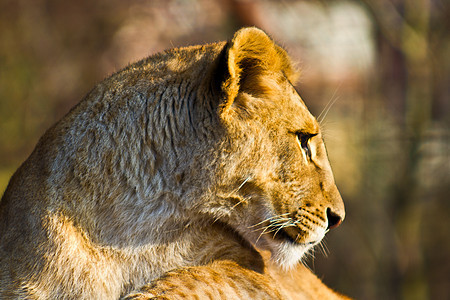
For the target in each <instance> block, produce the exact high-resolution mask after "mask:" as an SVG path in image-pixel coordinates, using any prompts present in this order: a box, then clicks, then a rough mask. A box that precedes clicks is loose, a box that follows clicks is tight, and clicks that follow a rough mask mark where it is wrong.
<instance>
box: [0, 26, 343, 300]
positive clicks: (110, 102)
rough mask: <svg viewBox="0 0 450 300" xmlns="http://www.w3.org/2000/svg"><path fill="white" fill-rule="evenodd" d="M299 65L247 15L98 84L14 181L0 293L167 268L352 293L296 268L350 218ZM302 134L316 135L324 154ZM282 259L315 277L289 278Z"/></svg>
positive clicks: (62, 290)
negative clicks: (231, 31) (245, 20)
mask: <svg viewBox="0 0 450 300" xmlns="http://www.w3.org/2000/svg"><path fill="white" fill-rule="evenodd" d="M296 77H297V72H296V69H295V67H294V66H293V64H292V62H291V60H290V58H289V57H288V55H287V54H286V52H285V51H284V50H283V49H282V48H281V47H279V46H277V45H276V44H275V43H274V42H273V41H272V40H271V39H270V38H269V37H268V36H267V35H266V34H265V33H264V32H262V31H261V30H258V29H256V28H246V29H242V30H240V31H238V32H237V33H236V34H235V36H234V37H233V39H232V40H230V41H229V42H220V43H214V44H209V45H203V46H193V47H187V48H179V49H173V50H169V51H166V52H164V53H160V54H156V55H154V56H151V57H149V58H147V59H144V60H142V61H140V62H137V63H134V64H131V65H130V66H128V67H127V68H125V69H123V70H121V71H119V72H117V73H116V74H113V75H112V76H111V77H109V78H107V79H105V80H104V81H103V82H101V83H99V84H98V85H97V86H96V87H94V89H93V90H92V91H91V92H90V93H89V94H88V95H87V96H86V97H85V99H84V100H82V101H81V102H80V103H79V104H78V105H77V106H76V107H74V108H73V109H72V110H71V111H70V112H69V113H68V114H67V115H66V116H65V117H64V118H63V119H62V120H61V121H59V122H58V123H57V124H55V125H54V126H53V127H52V128H50V129H49V130H48V131H47V132H46V133H45V134H44V136H43V137H42V138H41V139H40V141H39V143H38V144H37V146H36V148H35V150H34V151H33V153H32V154H31V155H30V157H29V158H28V159H27V160H26V161H25V162H24V163H23V165H22V166H21V167H20V168H19V169H18V170H17V172H16V173H15V174H14V175H13V177H12V178H11V181H10V183H9V185H8V188H7V190H6V191H5V194H4V196H3V198H2V200H1V203H0V298H2V299H4V298H6V299H8V298H31V299H58V298H60V299H62V298H73V299H117V298H119V297H121V296H125V295H127V293H130V292H132V291H134V293H133V294H130V295H129V296H130V297H129V298H133V297H140V296H139V295H141V296H142V297H144V298H145V294H146V293H148V295H151V294H152V293H153V291H152V286H154V284H156V283H158V282H159V283H160V285H158V286H159V287H161V286H168V285H166V283H167V282H165V281H164V280H165V279H170V280H175V282H177V289H172V291H179V292H182V291H187V292H189V291H191V293H193V290H196V289H191V288H192V287H195V284H196V283H198V284H199V286H202V287H203V288H205V289H206V290H205V291H208V289H212V290H214V293H219V294H220V293H223V291H222V288H223V286H224V285H223V284H228V287H227V289H228V288H229V287H233V284H234V283H236V284H237V283H238V281H239V282H241V285H236V287H237V288H239V289H245V288H247V289H248V290H246V291H247V293H250V292H249V291H250V290H251V289H254V290H256V291H257V292H258V293H261V295H266V296H267V297H269V296H270V297H275V298H283V297H284V296H283V295H288V294H292V293H294V294H295V293H297V295H304V294H308V295H313V296H312V297H313V298H314V295H315V296H317V297H318V298H322V299H324V298H330V297H337V296H336V294H334V293H333V292H332V291H331V290H329V289H327V288H326V287H325V286H324V285H323V284H321V283H320V281H318V280H317V278H315V277H314V276H313V275H312V274H311V273H310V272H309V271H307V270H305V269H303V268H301V267H295V264H296V263H297V262H298V261H300V260H301V259H302V256H303V255H304V253H305V252H306V251H308V249H309V248H310V247H312V246H313V245H314V244H316V243H318V242H320V240H321V239H322V238H323V235H324V234H325V231H326V230H327V228H328V219H327V211H332V212H333V214H334V215H336V216H339V217H340V218H341V219H343V218H344V207H343V203H342V199H341V198H340V195H339V192H338V190H337V188H336V186H335V184H334V180H333V175H332V172H331V168H330V166H329V163H328V160H327V156H326V152H325V148H324V145H323V142H322V139H321V134H320V129H319V125H318V123H317V121H316V120H315V119H314V117H313V116H312V115H311V114H310V113H309V112H308V110H307V108H306V106H305V104H304V103H303V101H302V100H301V99H300V96H299V95H298V94H297V92H296V91H295V89H294V88H293V86H292V83H293V82H294V81H295V79H296ZM300 131H301V132H305V133H310V134H315V136H314V137H313V138H311V139H310V141H309V146H310V147H311V148H312V151H311V153H312V155H311V157H309V156H306V157H305V154H304V153H303V152H302V151H304V150H302V149H301V147H300V146H299V144H298V142H297V137H296V133H297V132H300ZM255 247H259V248H261V249H267V250H269V251H270V253H271V256H272V260H273V261H275V262H276V263H277V264H278V265H277V266H275V265H272V263H271V262H270V261H269V256H270V255H264V256H262V254H261V252H258V251H257V250H256V249H255ZM280 265H281V266H283V267H285V268H286V269H291V272H292V276H293V277H295V276H300V277H302V278H304V280H303V281H301V282H302V284H301V285H299V286H295V285H292V284H288V279H283V278H284V277H285V276H284V275H283V276H282V275H280V274H282V273H280V272H282V271H281V270H280V267H279V266H280ZM170 270H174V271H173V272H172V273H170V272H169V271H170ZM221 270H223V272H222V271H221ZM189 274H191V275H192V274H200V275H201V276H200V277H199V276H194V277H192V276H191V277H189V276H190V275H189ZM213 274H216V275H217V274H219V275H220V274H222V275H223V276H222V277H221V276H212V275H213ZM272 277H274V278H276V279H277V280H272ZM188 278H190V279H189V280H188ZM234 278H235V279H234ZM210 279H211V280H212V279H214V280H215V281H213V282H211V281H209V280H210ZM285 280H287V281H285ZM187 282H190V287H191V288H190V287H189V286H184V285H183V283H187ZM205 282H206V283H207V284H205ZM221 283H223V284H221ZM193 285H194V286H193ZM288 286H289V290H288V288H287V287H288ZM158 291H159V292H162V293H165V292H167V291H164V290H158ZM199 293H200V292H199ZM214 293H213V294H214ZM133 295H135V296H133ZM214 295H215V294H214ZM274 295H275V296H274ZM319 295H320V297H319ZM324 295H326V296H324ZM322 296H323V297H322ZM270 297H269V298H270ZM298 298H301V297H300V296H299V297H298Z"/></svg>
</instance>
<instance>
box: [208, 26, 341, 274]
mask: <svg viewBox="0 0 450 300" xmlns="http://www.w3.org/2000/svg"><path fill="white" fill-rule="evenodd" d="M222 60H223V62H224V63H225V64H226V68H225V71H224V72H225V76H224V77H223V78H224V80H223V82H222V90H223V94H224V95H225V96H224V100H223V101H222V102H221V103H220V104H219V108H218V117H219V119H220V123H221V126H222V128H223V136H222V140H221V143H220V144H219V146H217V147H218V152H219V153H220V154H219V155H218V161H217V168H216V178H217V181H216V185H215V190H214V192H215V196H216V198H217V200H216V201H213V202H210V203H208V205H205V207H204V208H203V211H205V212H210V213H213V214H216V215H217V218H221V219H222V220H225V222H226V223H228V224H229V225H231V226H232V227H233V228H234V229H236V230H237V231H238V232H239V233H241V234H242V235H243V236H244V237H245V238H246V239H248V241H250V242H252V243H253V244H256V245H257V246H259V247H262V248H265V249H268V250H270V251H271V252H272V254H273V256H274V258H275V260H276V261H278V262H279V263H280V264H281V265H283V266H285V267H288V266H291V265H293V264H294V263H296V262H297V261H298V260H300V259H301V257H302V256H303V254H304V253H305V252H306V251H308V250H309V249H310V248H311V247H313V246H314V245H316V244H318V243H319V242H320V241H321V240H322V238H323V237H324V235H325V233H326V232H327V231H328V230H329V229H330V228H334V227H336V226H338V225H339V224H340V223H341V221H342V220H343V219H344V215H345V213H344V205H343V202H342V199H341V196H340V194H339V191H338V189H337V188H336V185H335V183H334V179H333V174H332V171H331V168H330V165H329V162H328V158H327V153H326V150H325V146H324V143H323V140H322V135H321V131H320V128H319V124H318V122H317V121H316V119H315V118H314V117H313V116H312V115H311V113H310V112H309V111H308V109H307V107H306V105H305V104H304V103H303V101H302V99H301V98H300V96H299V94H298V93H297V92H296V90H295V88H294V86H293V85H292V82H294V81H295V79H296V75H297V73H296V71H295V68H294V67H293V65H292V63H291V61H290V59H289V57H288V56H287V54H286V52H285V51H284V50H283V49H281V48H280V47H279V46H277V45H276V44H274V43H273V41H272V40H271V39H270V38H269V37H268V36H267V35H266V34H265V33H263V32H262V31H260V30H258V29H255V28H247V29H242V30H240V31H238V32H237V33H236V35H235V36H234V38H233V40H232V41H231V42H229V43H228V44H227V46H226V53H225V55H224V59H222Z"/></svg>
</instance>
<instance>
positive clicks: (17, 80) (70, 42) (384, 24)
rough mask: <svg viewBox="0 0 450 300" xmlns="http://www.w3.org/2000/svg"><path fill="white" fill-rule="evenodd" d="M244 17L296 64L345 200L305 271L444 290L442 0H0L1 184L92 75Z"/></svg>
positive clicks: (405, 291) (447, 136)
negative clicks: (343, 211)
mask: <svg viewBox="0 0 450 300" xmlns="http://www.w3.org/2000/svg"><path fill="white" fill-rule="evenodd" d="M246 25H257V26H259V27H262V28H263V29H265V30H266V31H267V32H268V33H270V34H271V35H272V36H273V37H274V39H275V40H277V41H278V42H280V43H281V44H282V45H284V46H285V47H286V48H287V49H288V52H290V53H291V55H292V56H293V57H294V59H295V60H297V61H299V62H300V66H301V68H302V70H303V71H302V73H303V75H302V78H301V80H300V83H299V84H298V86H297V87H298V90H299V91H300V93H301V95H302V97H303V98H304V100H305V102H306V103H307V104H308V106H309V107H310V109H311V111H312V112H313V113H314V114H315V115H316V116H318V119H319V120H320V121H321V123H322V126H323V129H324V131H325V140H326V143H327V146H328V149H329V155H330V160H331V163H332V165H333V168H334V171H335V177H336V181H337V184H338V186H339V187H340V190H341V193H342V195H343V197H344V200H345V202H346V207H347V217H346V220H345V222H344V223H343V225H342V226H341V227H340V228H338V229H336V230H333V231H332V232H330V233H328V235H327V237H326V241H325V243H324V244H323V245H322V249H319V250H316V253H315V259H308V264H309V265H310V267H311V268H312V269H313V270H314V271H315V272H316V273H317V274H318V275H319V277H321V278H323V280H324V281H325V282H326V283H327V284H329V285H330V286H332V287H333V288H336V289H338V290H340V291H342V292H344V293H346V294H348V295H350V296H353V297H356V298H358V299H450V285H449V284H448V283H449V282H450V257H449V253H450V241H449V237H450V218H449V214H450V208H449V206H450V202H449V201H450V197H449V195H450V188H449V185H450V178H449V175H450V157H449V154H450V143H449V142H450V141H449V140H450V130H449V124H450V37H449V30H450V5H449V4H448V2H447V1H446V0H363V1H356V0H355V1H340V0H334V1H318V0H317V1H314V0H310V1H301V0H285V1H275V0H273V1H270V0H259V1H258V0H226V1H225V0H224V1H218V0H215V1H213V0H171V1H164V0H156V1H144V0H129V1H120V0H97V1H87V0H78V1H56V0H2V1H1V2H0V141H1V143H0V189H1V190H3V189H4V188H5V187H6V184H7V181H8V178H9V176H10V175H11V174H12V172H13V171H14V170H15V169H16V168H17V167H18V166H19V164H20V163H21V162H22V161H23V160H24V159H25V158H26V157H27V156H28V155H29V153H30V152H31V150H32V149H33V147H34V145H35V144H36V142H37V140H38V138H39V137H40V136H41V135H42V134H43V132H44V131H45V130H46V128H48V127H49V126H51V124H52V123H54V122H55V121H56V120H58V119H59V118H61V117H62V116H63V115H64V114H65V113H66V112H67V111H68V110H69V109H70V107H72V106H73V105H74V104H76V103H77V102H78V101H79V100H80V99H81V98H82V97H83V96H84V95H85V94H86V93H87V92H88V91H89V89H91V88H92V87H93V86H94V85H95V84H96V82H99V81H100V80H102V78H104V77H106V76H107V75H109V74H111V73H112V72H114V71H116V70H118V69H120V68H122V67H124V66H125V65H126V64H128V63H130V62H132V61H135V60H137V59H140V58H143V57H145V56H147V55H150V54H152V53H155V52H158V51H161V50H163V49H166V48H172V47H178V46H184V45H189V44H198V43H205V42H212V41H217V40H225V39H228V38H230V37H231V36H232V34H233V32H234V31H235V30H236V29H238V28H239V27H241V26H246ZM323 253H325V254H326V255H323ZM325 256H327V257H325Z"/></svg>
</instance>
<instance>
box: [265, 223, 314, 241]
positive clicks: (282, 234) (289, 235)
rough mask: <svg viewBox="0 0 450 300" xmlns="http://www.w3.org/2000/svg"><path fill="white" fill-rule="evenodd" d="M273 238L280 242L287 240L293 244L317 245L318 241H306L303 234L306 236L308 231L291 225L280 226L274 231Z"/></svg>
mask: <svg viewBox="0 0 450 300" xmlns="http://www.w3.org/2000/svg"><path fill="white" fill-rule="evenodd" d="M272 232H273V234H272V239H273V240H275V241H278V242H287V243H289V244H292V245H303V246H309V245H315V244H317V241H316V240H314V241H304V239H303V238H302V236H305V235H306V233H305V232H303V231H302V230H301V229H300V228H298V227H294V226H290V227H280V228H277V229H275V230H273V231H272Z"/></svg>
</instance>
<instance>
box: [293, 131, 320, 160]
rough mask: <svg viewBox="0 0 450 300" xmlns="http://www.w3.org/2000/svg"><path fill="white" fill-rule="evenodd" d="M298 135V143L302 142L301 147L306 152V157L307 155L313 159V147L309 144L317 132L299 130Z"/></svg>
mask: <svg viewBox="0 0 450 300" xmlns="http://www.w3.org/2000/svg"><path fill="white" fill-rule="evenodd" d="M296 135H297V140H298V143H299V144H300V147H301V148H302V151H303V153H304V154H305V157H307V158H308V159H311V148H310V146H309V140H310V139H311V138H312V137H313V136H315V135H316V134H309V133H303V132H297V133H296Z"/></svg>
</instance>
